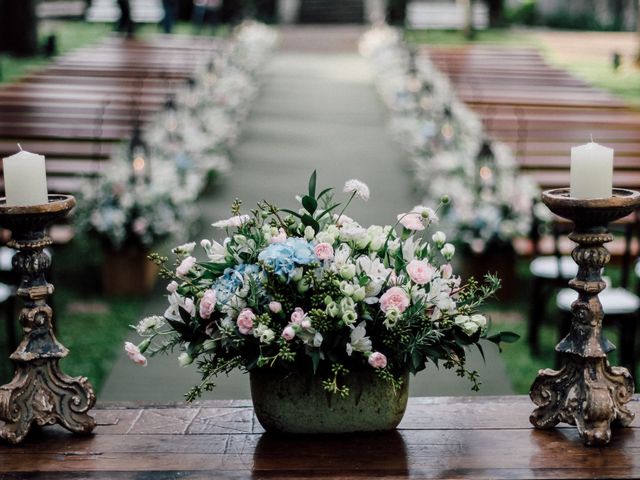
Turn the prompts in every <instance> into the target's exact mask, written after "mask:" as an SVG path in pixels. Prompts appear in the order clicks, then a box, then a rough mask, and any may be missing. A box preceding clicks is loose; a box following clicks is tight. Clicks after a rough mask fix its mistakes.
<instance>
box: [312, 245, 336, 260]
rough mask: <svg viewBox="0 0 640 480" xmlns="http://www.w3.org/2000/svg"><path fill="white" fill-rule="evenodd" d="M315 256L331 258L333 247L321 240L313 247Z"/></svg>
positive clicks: (325, 258) (323, 258) (322, 258)
mask: <svg viewBox="0 0 640 480" xmlns="http://www.w3.org/2000/svg"><path fill="white" fill-rule="evenodd" d="M313 250H314V252H315V254H316V257H318V259H320V260H331V259H332V258H333V247H332V246H331V245H329V244H328V243H325V242H322V243H319V244H317V245H316V246H315V247H313Z"/></svg>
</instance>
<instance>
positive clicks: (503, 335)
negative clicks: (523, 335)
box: [487, 332, 520, 344]
mask: <svg viewBox="0 0 640 480" xmlns="http://www.w3.org/2000/svg"><path fill="white" fill-rule="evenodd" d="M487 340H489V341H490V342H493V343H496V344H497V343H501V342H503V343H515V342H517V341H518V340H520V335H518V334H517V333H514V332H498V333H496V334H494V335H491V336H489V337H487Z"/></svg>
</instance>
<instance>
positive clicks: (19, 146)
mask: <svg viewBox="0 0 640 480" xmlns="http://www.w3.org/2000/svg"><path fill="white" fill-rule="evenodd" d="M18 148H19V149H20V151H21V152H22V151H23V150H22V145H20V144H18Z"/></svg>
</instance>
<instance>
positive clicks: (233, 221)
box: [211, 215, 251, 228]
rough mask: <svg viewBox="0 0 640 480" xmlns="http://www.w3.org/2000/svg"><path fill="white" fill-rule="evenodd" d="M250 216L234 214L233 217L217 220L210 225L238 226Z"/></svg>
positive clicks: (218, 226)
mask: <svg viewBox="0 0 640 480" xmlns="http://www.w3.org/2000/svg"><path fill="white" fill-rule="evenodd" d="M250 218H251V217H249V215H236V216H235V217H231V218H227V219H226V220H218V221H217V222H215V223H212V224H211V226H212V227H216V228H229V227H240V226H242V225H244V224H245V223H247V222H248V221H249V220H250Z"/></svg>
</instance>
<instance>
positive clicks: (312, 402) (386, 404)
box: [250, 369, 409, 433]
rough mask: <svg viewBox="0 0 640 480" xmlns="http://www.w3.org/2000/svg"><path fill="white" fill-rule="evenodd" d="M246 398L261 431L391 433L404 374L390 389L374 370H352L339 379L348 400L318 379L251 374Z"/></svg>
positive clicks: (402, 405) (401, 403)
mask: <svg viewBox="0 0 640 480" xmlns="http://www.w3.org/2000/svg"><path fill="white" fill-rule="evenodd" d="M250 377H251V397H252V400H253V406H254V409H255V413H256V416H257V417H258V421H259V422H260V424H261V425H262V426H263V427H264V429H265V430H266V431H267V432H279V433H352V432H379V431H386V430H393V429H394V428H396V427H397V426H398V424H399V423H400V420H402V417H403V415H404V412H405V409H406V407H407V398H408V396H409V373H408V372H407V373H405V374H404V375H403V383H402V387H401V388H400V389H399V390H396V391H394V390H393V388H392V386H391V385H390V384H389V383H387V382H385V381H384V380H381V379H380V378H378V376H377V375H376V374H375V372H373V371H371V372H368V371H363V372H352V373H350V374H349V375H348V376H346V377H345V378H344V384H345V385H347V386H348V387H349V392H350V394H349V396H348V397H346V398H341V397H339V396H337V395H332V394H330V393H328V392H326V391H325V390H324V389H323V388H322V377H321V376H319V375H315V376H313V377H311V376H307V375H300V374H295V373H290V374H283V373H282V372H272V371H269V370H266V369H265V370H255V371H252V372H251V374H250Z"/></svg>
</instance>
